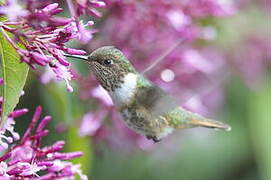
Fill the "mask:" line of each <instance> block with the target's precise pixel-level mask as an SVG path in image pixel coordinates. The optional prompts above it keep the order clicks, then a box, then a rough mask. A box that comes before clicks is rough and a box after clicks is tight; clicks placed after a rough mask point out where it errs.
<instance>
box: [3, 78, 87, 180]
mask: <svg viewBox="0 0 271 180" xmlns="http://www.w3.org/2000/svg"><path fill="white" fill-rule="evenodd" d="M0 83H1V85H2V84H3V80H2V79H0ZM2 102H3V97H1V98H0V110H1V112H2ZM27 112H28V109H19V110H15V111H13V112H12V113H10V115H9V116H8V119H7V122H6V124H5V125H4V126H3V127H2V129H0V153H1V157H0V179H3V180H8V179H39V180H50V179H60V178H69V179H72V178H74V177H75V176H76V175H78V176H79V177H80V179H87V176H86V175H84V174H83V173H82V171H81V169H80V165H79V164H72V163H71V162H69V161H67V160H71V159H74V158H77V157H80V156H82V153H81V152H71V153H63V152H60V151H61V150H62V149H63V146H64V144H65V142H64V141H57V142H55V143H54V144H52V145H49V146H45V147H42V146H41V142H42V138H43V137H44V136H46V135H47V134H48V133H49V131H48V130H46V129H44V128H45V126H46V125H47V123H48V122H49V121H50V120H51V117H50V116H45V117H44V118H43V119H42V120H41V121H40V122H39V119H40V116H41V112H42V109H41V107H40V106H39V107H37V108H36V111H35V113H34V115H33V118H32V121H31V123H30V125H29V126H28V128H27V130H26V131H25V133H24V135H23V136H22V137H21V138H20V135H19V134H18V133H17V132H16V131H15V130H14V125H15V121H14V118H17V117H20V116H22V115H24V114H25V113H27ZM40 173H42V174H43V175H41V176H40V175H39V174H40Z"/></svg>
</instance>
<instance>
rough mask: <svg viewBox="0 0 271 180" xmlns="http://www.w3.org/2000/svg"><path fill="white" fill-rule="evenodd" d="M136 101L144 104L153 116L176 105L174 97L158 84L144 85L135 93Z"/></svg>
mask: <svg viewBox="0 0 271 180" xmlns="http://www.w3.org/2000/svg"><path fill="white" fill-rule="evenodd" d="M136 100H137V103H138V104H139V105H142V106H144V107H145V108H146V109H148V110H149V111H150V113H152V115H154V116H157V117H158V116H161V115H163V114H165V113H167V112H170V111H172V110H173V109H175V108H176V107H178V104H177V102H176V101H175V99H174V98H173V97H172V96H171V95H169V94H168V93H166V92H165V91H164V90H162V89H161V88H159V87H158V86H155V85H151V86H148V87H144V90H139V91H138V93H137V98H136Z"/></svg>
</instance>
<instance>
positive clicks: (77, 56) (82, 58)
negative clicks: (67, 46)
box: [64, 54, 89, 62]
mask: <svg viewBox="0 0 271 180" xmlns="http://www.w3.org/2000/svg"><path fill="white" fill-rule="evenodd" d="M64 56H66V57H71V58H76V59H81V60H84V61H87V62H89V60H88V56H82V55H71V54H64Z"/></svg>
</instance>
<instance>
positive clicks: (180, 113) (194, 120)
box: [168, 107, 231, 131]
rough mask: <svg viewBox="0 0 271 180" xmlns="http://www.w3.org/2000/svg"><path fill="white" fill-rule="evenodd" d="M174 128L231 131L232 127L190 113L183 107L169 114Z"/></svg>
mask: <svg viewBox="0 0 271 180" xmlns="http://www.w3.org/2000/svg"><path fill="white" fill-rule="evenodd" d="M168 117H169V118H168V119H171V122H172V124H173V126H175V127H177V128H193V127H206V128H214V129H222V130H226V131H230V130H231V127H230V126H229V125H227V124H225V123H223V122H220V121H215V120H212V119H209V118H205V117H203V116H201V115H199V114H196V113H193V112H191V111H188V110H186V109H184V108H182V107H179V108H178V109H175V110H174V111H173V112H171V113H169V116H168Z"/></svg>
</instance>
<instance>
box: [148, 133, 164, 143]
mask: <svg viewBox="0 0 271 180" xmlns="http://www.w3.org/2000/svg"><path fill="white" fill-rule="evenodd" d="M146 138H147V139H149V140H153V142H154V143H157V142H160V141H161V140H162V139H159V138H157V137H156V136H149V135H147V136H146Z"/></svg>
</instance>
